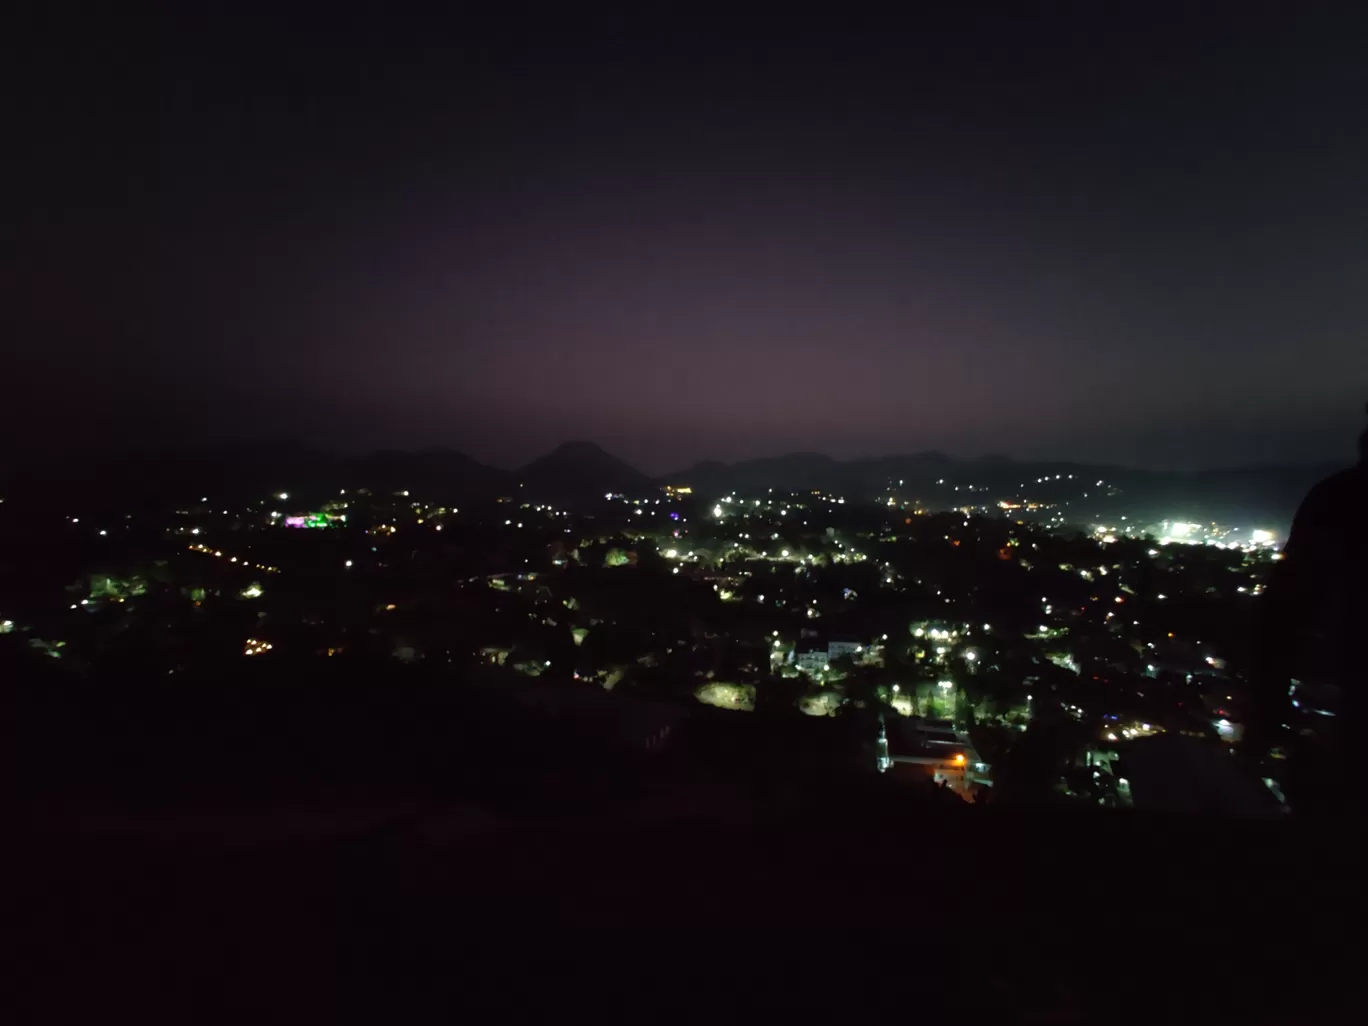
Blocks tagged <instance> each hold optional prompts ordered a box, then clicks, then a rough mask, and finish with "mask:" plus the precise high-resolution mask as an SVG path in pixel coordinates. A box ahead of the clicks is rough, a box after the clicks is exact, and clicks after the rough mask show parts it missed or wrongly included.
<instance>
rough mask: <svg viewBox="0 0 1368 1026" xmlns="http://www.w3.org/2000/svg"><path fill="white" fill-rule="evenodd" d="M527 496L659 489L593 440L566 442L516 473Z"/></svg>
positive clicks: (577, 495)
mask: <svg viewBox="0 0 1368 1026" xmlns="http://www.w3.org/2000/svg"><path fill="white" fill-rule="evenodd" d="M514 476H515V477H516V478H517V480H518V481H519V482H520V483H521V484H522V485H523V488H524V489H525V491H526V494H527V496H528V497H529V498H536V499H552V500H554V499H571V498H588V497H591V496H594V495H603V494H604V493H607V492H623V493H627V494H631V495H646V494H654V493H656V492H658V490H659V487H658V486H657V485H656V483H655V481H653V480H652V479H651V478H650V477H648V476H647V475H645V474H643V473H642V472H641V471H639V470H637V469H636V468H635V467H633V466H631V465H630V464H629V463H627V462H625V461H624V460H621V459H619V458H618V457H616V456H614V455H612V454H611V453H608V452H605V451H604V450H603V448H602V447H601V446H599V445H596V444H595V443H593V442H566V443H565V444H563V445H559V446H557V447H556V448H555V449H552V450H551V451H550V452H549V453H547V454H546V455H545V456H541V457H539V458H537V459H535V460H533V461H532V462H531V463H529V464H527V465H526V466H525V467H522V468H521V469H519V470H518V471H517V472H516V473H515V475H514Z"/></svg>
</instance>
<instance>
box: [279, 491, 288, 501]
mask: <svg viewBox="0 0 1368 1026" xmlns="http://www.w3.org/2000/svg"><path fill="white" fill-rule="evenodd" d="M289 497H290V493H289V492H276V498H277V499H279V500H280V501H281V502H284V501H285V500H286V499H288V498H289Z"/></svg>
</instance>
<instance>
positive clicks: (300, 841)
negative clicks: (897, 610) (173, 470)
mask: <svg viewBox="0 0 1368 1026" xmlns="http://www.w3.org/2000/svg"><path fill="white" fill-rule="evenodd" d="M47 683H48V684H50V683H51V682H47ZM35 684H38V682H32V681H30V682H19V683H17V684H11V685H10V686H9V688H8V689H7V693H6V720H5V722H6V724H7V725H8V726H7V731H8V736H7V738H6V750H7V752H8V753H9V757H10V772H8V773H7V785H6V787H7V791H8V797H9V802H8V804H9V807H10V809H11V819H12V823H11V825H12V827H13V830H12V831H11V833H12V836H13V841H12V842H11V844H10V846H9V848H10V852H11V854H12V855H14V856H16V857H15V858H14V859H13V861H12V863H11V866H12V868H11V870H10V872H9V873H8V874H7V882H8V884H9V885H10V886H9V887H8V888H7V895H6V899H5V905H6V909H7V912H6V916H5V919H6V928H5V933H6V943H7V950H6V951H5V952H4V953H3V954H4V956H5V959H6V964H7V965H8V966H9V967H10V968H11V971H10V972H9V974H8V975H9V976H10V987H11V989H10V991H9V995H8V997H7V998H6V1001H9V1002H13V1003H14V1007H15V1008H16V1011H17V1012H18V1015H17V1016H7V1020H8V1021H63V1022H68V1021H76V1020H83V1021H84V1020H88V1019H89V1018H90V1017H91V1016H94V1015H100V1016H104V1015H107V1014H112V1012H111V1010H113V1009H119V1010H124V1011H122V1012H121V1013H120V1014H121V1016H122V1015H123V1014H124V1013H125V1012H127V1011H128V1010H132V1009H136V1010H137V1015H136V1017H135V1018H137V1019H138V1020H139V1021H149V1020H150V1021H176V1022H260V1021H291V1022H301V1021H329V1020H332V1019H337V1018H343V1017H348V1016H352V1015H355V1016H358V1017H361V1018H366V1019H369V1020H371V1021H376V1020H377V1019H379V1020H384V1021H410V1020H411V1019H413V1018H415V1017H416V1015H417V1014H418V1013H420V1012H423V1013H426V1012H432V1011H434V1010H439V1011H440V1010H443V1009H458V1010H459V1009H464V1010H465V1011H467V1012H474V1013H475V1014H478V1015H480V1016H482V1017H484V1018H486V1019H492V1020H496V1021H506V1020H508V1019H516V1018H520V1017H522V1016H523V1015H524V1014H526V1013H527V1012H528V1011H529V1010H530V1011H532V1012H533V1013H534V1014H536V1016H537V1018H538V1019H541V1018H543V1017H546V1016H550V1015H555V1016H557V1017H559V1018H565V1017H576V1016H589V1015H592V1016H594V1017H595V1018H602V1017H605V1016H607V1017H611V1018H614V1019H618V1018H633V1019H637V1020H639V1018H640V1016H642V1015H647V1014H649V1015H650V1017H652V1018H654V1017H656V1016H657V1015H663V1014H665V1012H666V1010H667V1009H668V1010H675V1009H680V1010H682V1009H684V1008H690V1009H698V1010H699V1011H700V1012H706V1013H707V1014H710V1016H711V1017H722V1018H734V1017H740V1016H741V1015H747V1016H748V1017H749V1016H750V1015H754V1014H761V1015H764V1014H773V1013H774V1012H775V1011H777V1010H779V1009H781V1008H796V1007H803V1008H805V1009H811V1010H812V1011H814V1012H815V1011H818V1010H819V1009H820V1010H821V1012H820V1014H821V1015H822V1016H823V1018H830V1017H836V1016H839V1017H841V1018H843V1019H844V1018H845V1017H847V1016H849V1017H855V1016H859V1015H864V1014H868V1013H869V1012H872V1011H879V1010H887V1011H888V1012H889V1013H891V1014H899V1015H901V1016H904V1017H907V1016H910V1015H911V1012H910V1010H911V1009H913V1008H915V1009H917V1010H918V1014H927V1015H930V1014H934V1015H936V1016H940V1015H943V1014H944V1015H953V1016H955V1017H957V1018H961V1017H970V1016H972V1017H975V1018H977V1019H978V1020H979V1021H984V1022H1046V1021H1066V1022H1074V1021H1104V1020H1108V1021H1118V1020H1119V1021H1127V1022H1132V1021H1133V1022H1159V1021H1163V1022H1174V1021H1208V1022H1209V1021H1218V1022H1221V1021H1240V1022H1306V1021H1312V1020H1313V1019H1314V1020H1316V1021H1331V1022H1338V1021H1349V1017H1350V1016H1351V1015H1352V1014H1354V1013H1353V1012H1352V1011H1351V1009H1352V1008H1353V1007H1355V1003H1356V1002H1359V1001H1360V998H1359V996H1358V995H1360V994H1361V993H1362V988H1361V987H1360V985H1359V983H1358V977H1357V975H1356V968H1357V966H1358V965H1359V964H1361V963H1360V961H1359V958H1360V955H1361V942H1360V940H1359V938H1358V933H1359V931H1358V929H1357V927H1358V924H1359V922H1360V921H1361V909H1362V902H1361V875H1360V874H1361V864H1359V863H1358V862H1356V859H1357V849H1356V848H1354V847H1353V846H1352V845H1351V844H1350V843H1348V842H1346V841H1345V840H1344V838H1343V836H1342V835H1341V834H1339V833H1337V832H1335V831H1334V830H1332V829H1331V828H1323V829H1312V828H1309V827H1306V826H1304V825H1298V824H1293V823H1287V822H1273V823H1270V822H1267V821H1259V822H1253V821H1250V822H1245V821H1236V820H1211V819H1181V818H1166V817H1160V816H1155V815H1149V814H1127V813H1124V812H1108V811H1107V810H1097V811H1096V812H1091V811H1090V810H1081V811H1080V810H1070V809H1043V808H1029V807H1024V808H1012V807H994V806H992V805H989V806H986V807H985V806H970V805H965V804H963V803H960V802H959V801H958V800H951V801H944V800H941V796H940V795H938V794H936V793H935V792H932V791H927V792H923V791H920V790H916V789H913V790H908V789H906V788H904V787H899V786H890V785H892V781H889V780H887V779H886V778H883V777H879V776H878V775H874V774H868V773H864V772H861V771H860V768H859V766H858V765H857V764H855V763H847V762H846V761H844V759H845V755H846V754H848V752H849V751H850V748H849V747H848V746H846V745H845V744H844V743H843V741H842V740H841V739H840V738H839V737H837V738H836V739H835V740H833V739H832V738H833V735H823V734H817V733H813V732H812V731H811V728H812V727H814V726H821V727H825V726H829V725H830V726H835V725H836V724H835V722H834V721H833V723H832V724H825V723H818V724H814V723H812V722H811V721H804V720H798V721H795V722H793V723H790V722H788V721H779V722H778V723H777V724H773V723H766V722H764V720H763V718H762V717H754V716H747V715H745V714H727V713H717V714H716V715H713V713H712V711H709V710H700V711H697V712H695V711H694V710H689V709H677V708H675V707H655V706H653V705H651V704H634V703H631V702H626V701H619V700H618V699H620V698H621V697H622V696H612V695H601V694H600V693H597V692H588V693H587V696H586V697H583V699H581V698H580V697H576V698H574V699H571V700H564V696H562V695H557V694H555V693H552V692H546V691H538V690H537V689H535V688H532V689H521V690H518V689H504V690H499V689H497V688H494V687H492V686H489V685H486V684H473V683H472V684H469V685H467V686H465V687H453V686H450V684H449V682H448V685H447V686H445V687H438V686H434V685H433V684H430V683H424V682H412V681H408V680H405V681H403V682H396V681H387V680H384V679H377V680H376V681H374V682H372V683H369V684H365V683H360V684H358V683H356V682H352V683H350V684H339V683H337V682H332V683H331V684H329V683H328V682H325V681H316V682H313V683H299V682H296V683H294V684H290V685H278V686H276V687H274V688H263V687H261V686H260V685H259V684H256V685H252V686H242V685H240V686H234V685H233V684H232V683H231V682H217V683H216V684H212V685H210V684H208V683H206V684H205V685H204V686H203V687H200V688H195V689H181V690H179V691H176V690H174V689H169V688H167V687H165V686H162V685H159V686H158V687H155V688H152V687H149V686H147V685H145V684H141V685H140V684H139V683H138V682H137V681H123V682H118V686H114V685H113V683H112V682H111V685H110V686H109V687H107V688H105V689H104V690H99V689H95V690H91V689H90V688H88V687H83V688H81V689H80V690H72V689H71V687H70V686H69V685H68V686H66V687H55V686H49V687H44V686H34V685H35ZM602 698H606V699H608V700H609V701H607V702H604V701H601V699H602ZM643 739H644V740H643ZM795 739H796V740H799V741H802V742H805V743H804V744H803V745H802V747H801V750H793V749H791V748H786V747H785V745H786V744H788V743H790V742H792V741H794V740H795ZM781 742H782V743H781ZM595 926H613V927H622V928H625V930H626V931H627V932H626V934H625V935H619V937H620V939H618V940H612V939H608V938H602V939H594V940H588V939H586V938H587V937H589V936H590V935H586V934H584V933H583V932H582V931H583V928H585V927H595ZM777 930H782V931H783V932H782V933H779V932H776V931H777ZM799 937H801V938H802V939H801V940H799V939H798V938H799ZM624 941H626V944H624V943H623V942H624Z"/></svg>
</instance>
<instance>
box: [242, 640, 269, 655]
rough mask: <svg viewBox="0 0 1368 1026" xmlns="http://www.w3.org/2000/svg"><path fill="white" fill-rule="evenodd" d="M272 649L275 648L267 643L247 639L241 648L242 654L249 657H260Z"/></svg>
mask: <svg viewBox="0 0 1368 1026" xmlns="http://www.w3.org/2000/svg"><path fill="white" fill-rule="evenodd" d="M274 647H275V646H274V645H272V644H271V643H270V642H269V641H261V640H260V639H258V638H248V639H247V643H246V645H244V646H243V649H242V654H243V655H249V656H254V655H262V654H264V653H266V652H269V651H270V650H271V649H272V648H274Z"/></svg>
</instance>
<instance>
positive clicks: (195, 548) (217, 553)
mask: <svg viewBox="0 0 1368 1026" xmlns="http://www.w3.org/2000/svg"><path fill="white" fill-rule="evenodd" d="M186 548H188V549H189V550H190V551H191V552H203V553H204V554H205V555H206V556H214V557H215V558H217V559H222V558H223V552H222V551H221V550H219V549H211V548H210V547H209V546H208V545H200V544H198V543H196V544H194V545H187V546H186ZM228 562H230V563H237V564H238V565H239V566H250V567H254V568H255V569H257V570H265V571H266V572H267V573H268V574H274V573H279V572H280V567H278V566H267V565H266V564H265V563H251V562H248V561H247V560H245V559H238V558H237V556H229V557H228Z"/></svg>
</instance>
